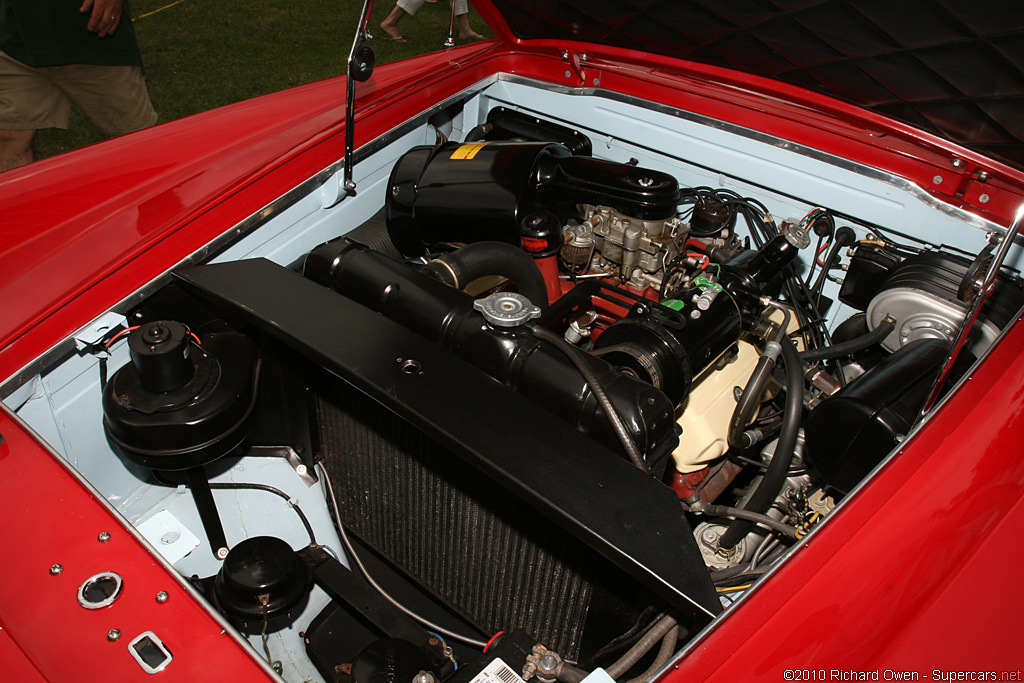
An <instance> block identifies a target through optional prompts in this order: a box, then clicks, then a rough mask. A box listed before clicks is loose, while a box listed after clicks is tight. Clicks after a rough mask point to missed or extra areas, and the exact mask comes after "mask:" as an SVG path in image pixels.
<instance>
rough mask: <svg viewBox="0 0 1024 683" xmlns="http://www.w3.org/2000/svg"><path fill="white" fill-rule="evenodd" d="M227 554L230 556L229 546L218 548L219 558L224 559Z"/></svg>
mask: <svg viewBox="0 0 1024 683" xmlns="http://www.w3.org/2000/svg"><path fill="white" fill-rule="evenodd" d="M227 556H228V549H227V548H217V559H218V560H223V559H224V558H225V557H227Z"/></svg>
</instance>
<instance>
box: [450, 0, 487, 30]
mask: <svg viewBox="0 0 1024 683" xmlns="http://www.w3.org/2000/svg"><path fill="white" fill-rule="evenodd" d="M452 5H453V6H454V7H455V20H456V21H457V22H458V24H459V40H483V39H484V37H483V36H482V35H480V34H479V33H477V32H476V31H474V30H473V27H472V26H470V25H469V4H468V3H467V2H466V0H452Z"/></svg>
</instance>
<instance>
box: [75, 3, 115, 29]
mask: <svg viewBox="0 0 1024 683" xmlns="http://www.w3.org/2000/svg"><path fill="white" fill-rule="evenodd" d="M123 7H124V3H123V2H122V0H85V1H84V2H83V3H82V6H81V7H79V8H78V11H79V12H81V13H82V14H89V25H88V26H87V27H86V28H88V29H89V30H90V31H92V32H93V33H95V34H96V35H98V36H99V37H100V38H106V37H107V36H109V35H112V34H113V33H114V31H115V30H117V25H118V24H119V23H120V22H121V9H122V8H123Z"/></svg>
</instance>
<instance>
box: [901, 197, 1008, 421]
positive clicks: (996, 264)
mask: <svg viewBox="0 0 1024 683" xmlns="http://www.w3.org/2000/svg"><path fill="white" fill-rule="evenodd" d="M1022 222H1024V203H1022V204H1021V205H1020V206H1019V207H1018V208H1017V213H1016V214H1015V215H1014V217H1013V222H1012V223H1010V227H1009V228H1007V229H1006V234H1005V235H1003V239H1002V243H1001V244H1000V245H999V251H998V252H996V255H995V258H993V259H992V263H990V264H989V267H988V271H987V272H986V273H985V279H984V280H983V281H982V283H981V287H980V288H979V290H978V294H977V296H975V297H974V300H973V301H972V302H971V308H970V309H969V310H968V312H967V316H966V317H965V318H964V321H963V322H962V323H961V324H960V328H959V329H958V330H957V333H956V337H955V338H954V339H953V345H952V346H951V347H950V349H949V353H948V354H946V360H945V362H944V363H943V364H942V370H940V371H939V376H938V378H937V379H936V380H935V384H934V385H933V386H932V391H931V393H930V394H929V395H928V400H927V401H925V403H924V408H922V409H921V414H920V415H919V416H918V422H920V420H921V418H923V417H924V416H925V415H927V414H928V412H929V411H930V410H931V409H932V408H933V407H934V406H935V404H936V403H937V402H938V400H939V394H941V393H942V387H943V385H944V384H945V383H946V378H947V377H948V376H949V373H950V371H951V370H952V369H953V363H955V362H956V358H957V356H958V355H960V349H962V348H963V346H964V342H966V341H967V335H969V334H970V333H971V328H972V327H973V326H974V321H975V320H976V319H977V318H978V314H979V313H980V312H981V307H982V306H983V305H985V301H986V300H987V299H988V297H989V296H991V294H992V292H993V291H994V290H995V282H996V277H997V276H998V275H999V270H1000V268H1002V266H1003V261H1004V260H1006V254H1007V253H1009V251H1010V247H1011V246H1012V245H1013V240H1014V239H1016V237H1017V233H1018V232H1020V226H1021V223H1022Z"/></svg>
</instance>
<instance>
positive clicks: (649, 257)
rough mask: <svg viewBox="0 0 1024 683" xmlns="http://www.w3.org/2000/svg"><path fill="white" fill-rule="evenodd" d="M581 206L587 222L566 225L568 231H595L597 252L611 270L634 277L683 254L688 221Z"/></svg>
mask: <svg viewBox="0 0 1024 683" xmlns="http://www.w3.org/2000/svg"><path fill="white" fill-rule="evenodd" d="M580 208H581V209H582V212H583V223H582V224H580V225H577V226H566V228H565V229H564V231H563V232H564V234H566V235H569V234H572V235H573V236H574V237H576V238H578V237H581V236H582V233H587V232H589V233H591V234H592V235H593V239H594V250H595V252H597V253H599V254H600V257H601V260H602V261H604V262H605V266H606V268H608V270H609V271H611V270H612V269H615V268H616V267H617V270H618V274H619V275H620V276H621V277H622V279H623V280H626V279H629V278H631V277H632V276H633V275H634V271H635V270H636V269H640V270H641V271H643V272H644V273H649V274H655V273H660V272H661V271H663V270H664V268H665V265H666V264H667V263H669V262H670V261H672V259H674V258H675V257H676V256H678V255H679V253H680V251H681V245H682V244H683V242H684V241H685V239H686V235H687V232H688V228H687V226H686V224H685V223H683V222H682V221H681V220H679V219H678V218H675V217H669V218H662V219H656V220H652V219H648V220H644V219H640V218H634V217H631V216H627V215H626V214H624V213H622V212H621V211H617V210H616V209H614V208H612V207H609V206H599V205H594V204H584V205H582V206H581V207H580ZM576 233H581V234H580V235H577V234H576ZM599 263H600V262H598V263H595V264H593V265H594V266H598V265H599Z"/></svg>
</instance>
